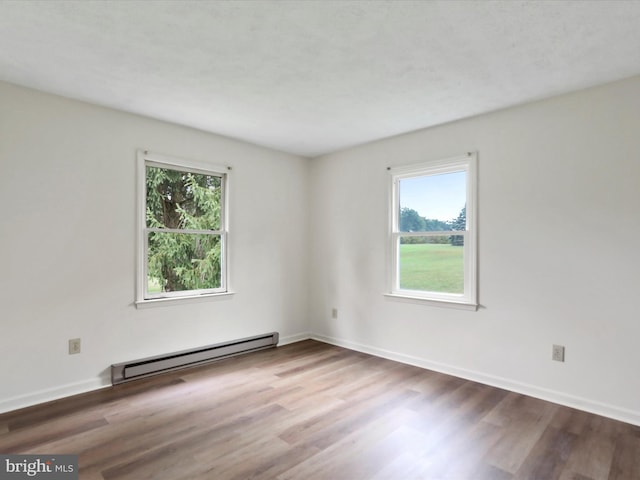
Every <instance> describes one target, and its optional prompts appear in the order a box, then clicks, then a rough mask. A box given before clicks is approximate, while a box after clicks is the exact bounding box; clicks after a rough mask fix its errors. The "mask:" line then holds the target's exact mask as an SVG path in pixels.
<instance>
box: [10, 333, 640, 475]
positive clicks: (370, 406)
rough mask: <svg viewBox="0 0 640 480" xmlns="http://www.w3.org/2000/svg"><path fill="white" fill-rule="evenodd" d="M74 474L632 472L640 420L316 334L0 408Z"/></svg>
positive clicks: (22, 438)
mask: <svg viewBox="0 0 640 480" xmlns="http://www.w3.org/2000/svg"><path fill="white" fill-rule="evenodd" d="M0 453H3V454H7V453H38V454H64V453H73V454H79V466H80V478H81V479H83V480H95V479H104V480H116V479H132V480H143V479H154V480H164V479H166V480H180V479H185V480H186V479H189V480H197V479H215V480H231V479H249V478H260V479H278V480H285V479H304V480H310V479H329V480H340V479H345V480H357V479H376V480H378V479H401V480H409V479H460V480H467V479H469V480H482V479H488V480H501V479H512V478H517V479H542V480H547V479H555V478H558V479H575V480H587V479H594V480H599V479H640V427H635V426H632V425H628V424H625V423H622V422H617V421H614V420H610V419H606V418H603V417H599V416H597V415H591V414H588V413H584V412H581V411H578V410H573V409H571V408H567V407H562V406H558V405H555V404H552V403H549V402H545V401H541V400H536V399H533V398H530V397H526V396H523V395H518V394H515V393H510V392H507V391H505V390H500V389H497V388H492V387H487V386H484V385H481V384H477V383H473V382H469V381H466V380H461V379H458V378H455V377H450V376H447V375H442V374H438V373H434V372H430V371H428V370H423V369H420V368H416V367H411V366H407V365H403V364H399V363H395V362H392V361H389V360H384V359H380V358H376V357H372V356H369V355H365V354H362V353H358V352H354V351H350V350H345V349H342V348H338V347H335V346H331V345H326V344H323V343H319V342H314V341H311V340H309V341H305V342H299V343H296V344H292V345H287V346H284V347H280V348H277V349H272V350H265V351H261V352H255V353H252V354H248V355H244V356H241V357H235V358H230V359H227V360H223V361H220V362H217V363H214V364H211V365H208V366H204V367H199V368H195V369H190V370H182V371H180V372H174V373H171V374H165V375H161V376H157V377H153V378H150V379H145V380H139V381H137V382H132V383H129V384H124V385H120V386H117V387H113V388H107V389H104V390H101V391H97V392H92V393H89V394H85V395H80V396H76V397H72V398H68V399H64V400H60V401H56V402H52V403H49V404H45V405H40V406H36V407H32V408H28V409H24V410H20V411H16V412H11V413H8V414H4V415H0Z"/></svg>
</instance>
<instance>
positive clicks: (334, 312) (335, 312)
mask: <svg viewBox="0 0 640 480" xmlns="http://www.w3.org/2000/svg"><path fill="white" fill-rule="evenodd" d="M331 318H338V309H337V308H332V309H331Z"/></svg>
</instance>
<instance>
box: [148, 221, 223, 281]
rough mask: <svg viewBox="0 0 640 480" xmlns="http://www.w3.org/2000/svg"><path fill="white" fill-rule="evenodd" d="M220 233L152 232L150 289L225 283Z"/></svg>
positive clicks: (149, 240)
mask: <svg viewBox="0 0 640 480" xmlns="http://www.w3.org/2000/svg"><path fill="white" fill-rule="evenodd" d="M220 240H221V238H220V235H214V234H211V235H203V234H189V233H170V232H149V234H148V242H149V243H148V245H149V247H148V257H147V258H148V263H147V272H148V276H147V284H148V291H149V293H151V294H153V293H160V292H180V291H185V290H201V289H210V288H220V287H221V286H222V280H221V279H222V267H221V259H220V252H221V241H220Z"/></svg>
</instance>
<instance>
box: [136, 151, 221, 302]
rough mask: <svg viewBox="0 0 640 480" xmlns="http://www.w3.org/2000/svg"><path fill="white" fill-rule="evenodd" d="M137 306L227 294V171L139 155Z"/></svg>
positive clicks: (150, 155)
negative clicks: (176, 299) (150, 302)
mask: <svg viewBox="0 0 640 480" xmlns="http://www.w3.org/2000/svg"><path fill="white" fill-rule="evenodd" d="M138 169H139V177H140V179H139V181H140V185H139V189H140V193H139V212H138V215H139V224H140V228H139V265H138V270H139V272H138V303H143V302H145V301H152V300H161V299H170V298H185V297H196V296H202V295H210V294H220V293H225V292H227V274H226V266H227V261H226V244H227V228H226V222H227V215H226V203H227V202H226V184H227V175H228V169H227V168H220V167H211V166H208V165H197V164H195V163H193V162H187V161H184V160H181V159H176V158H170V157H166V156H162V155H157V154H152V153H149V152H139V153H138Z"/></svg>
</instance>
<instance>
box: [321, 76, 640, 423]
mask: <svg viewBox="0 0 640 480" xmlns="http://www.w3.org/2000/svg"><path fill="white" fill-rule="evenodd" d="M638 132H640V77H636V78H633V79H629V80H626V81H622V82H618V83H615V84H611V85H606V86H602V87H599V88H594V89H590V90H587V91H582V92H577V93H574V94H570V95H565V96H561V97H556V98H553V99H549V100H545V101H540V102H536V103H532V104H528V105H524V106H520V107H516V108H512V109H508V110H504V111H500V112H496V113H492V114H489V115H483V116H480V117H476V118H471V119H468V120H464V121H460V122H456V123H452V124H448V125H444V126H441V127H437V128H431V129H427V130H423V131H419V132H416V133H412V134H408V135H404V136H400V137H396V138H392V139H387V140H384V141H380V142H376V143H372V144H368V145H365V146H361V147H358V148H353V149H350V150H348V151H343V152H340V153H336V154H332V155H328V156H325V157H322V158H318V159H315V160H313V162H312V168H311V178H312V189H311V218H312V219H313V228H312V248H311V252H312V259H311V271H312V272H313V276H312V284H311V290H310V291H311V292H312V293H311V296H310V305H311V310H310V311H311V321H312V331H314V332H316V337H317V338H319V339H322V340H325V341H329V342H333V343H336V344H340V345H344V346H348V347H351V348H355V349H359V350H363V351H368V352H371V353H375V354H378V355H383V356H387V357H390V358H396V359H399V360H402V361H406V362H409V363H414V364H417V365H422V366H426V367H428V368H434V369H436V370H441V371H445V372H450V373H454V374H456V375H461V376H465V377H467V378H472V379H477V380H480V381H482V382H486V383H490V384H494V385H498V386H503V387H507V388H510V389H512V390H516V391H521V392H525V393H529V394H532V395H535V396H538V397H542V398H547V399H551V400H555V401H558V402H560V403H565V404H569V405H575V406H579V407H581V408H584V409H587V410H591V411H595V412H598V413H603V414H605V415H609V416H613V417H617V418H621V419H624V420H627V421H630V422H633V423H636V424H640V375H638V368H640V348H639V347H638V344H639V342H640V321H639V320H640V315H639V314H638V311H637V305H636V301H637V297H638V288H639V287H640V281H639V275H638V272H639V270H638V269H639V267H640V249H639V248H638V244H639V240H640V214H639V213H638V209H639V207H640V158H639V156H640V134H639V133H638ZM474 150H475V151H478V155H479V289H480V295H479V299H480V303H481V304H482V307H481V308H480V309H479V310H478V311H477V312H468V311H461V310H453V309H447V308H439V307H431V306H424V305H418V304H413V303H403V302H399V301H396V300H392V299H389V298H387V297H384V296H383V293H384V291H385V285H386V275H387V267H386V262H385V259H386V255H387V252H386V247H387V244H386V241H387V224H388V216H387V215H388V209H387V182H388V177H387V172H386V167H387V166H398V165H405V164H412V163H419V162H423V161H426V160H431V159H438V158H442V157H450V156H454V155H458V154H461V153H463V152H467V151H474ZM332 307H336V308H337V309H338V318H337V319H332V318H331V308H332ZM554 343H556V344H561V345H565V346H566V362H565V363H558V362H552V361H551V346H552V344H554Z"/></svg>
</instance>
